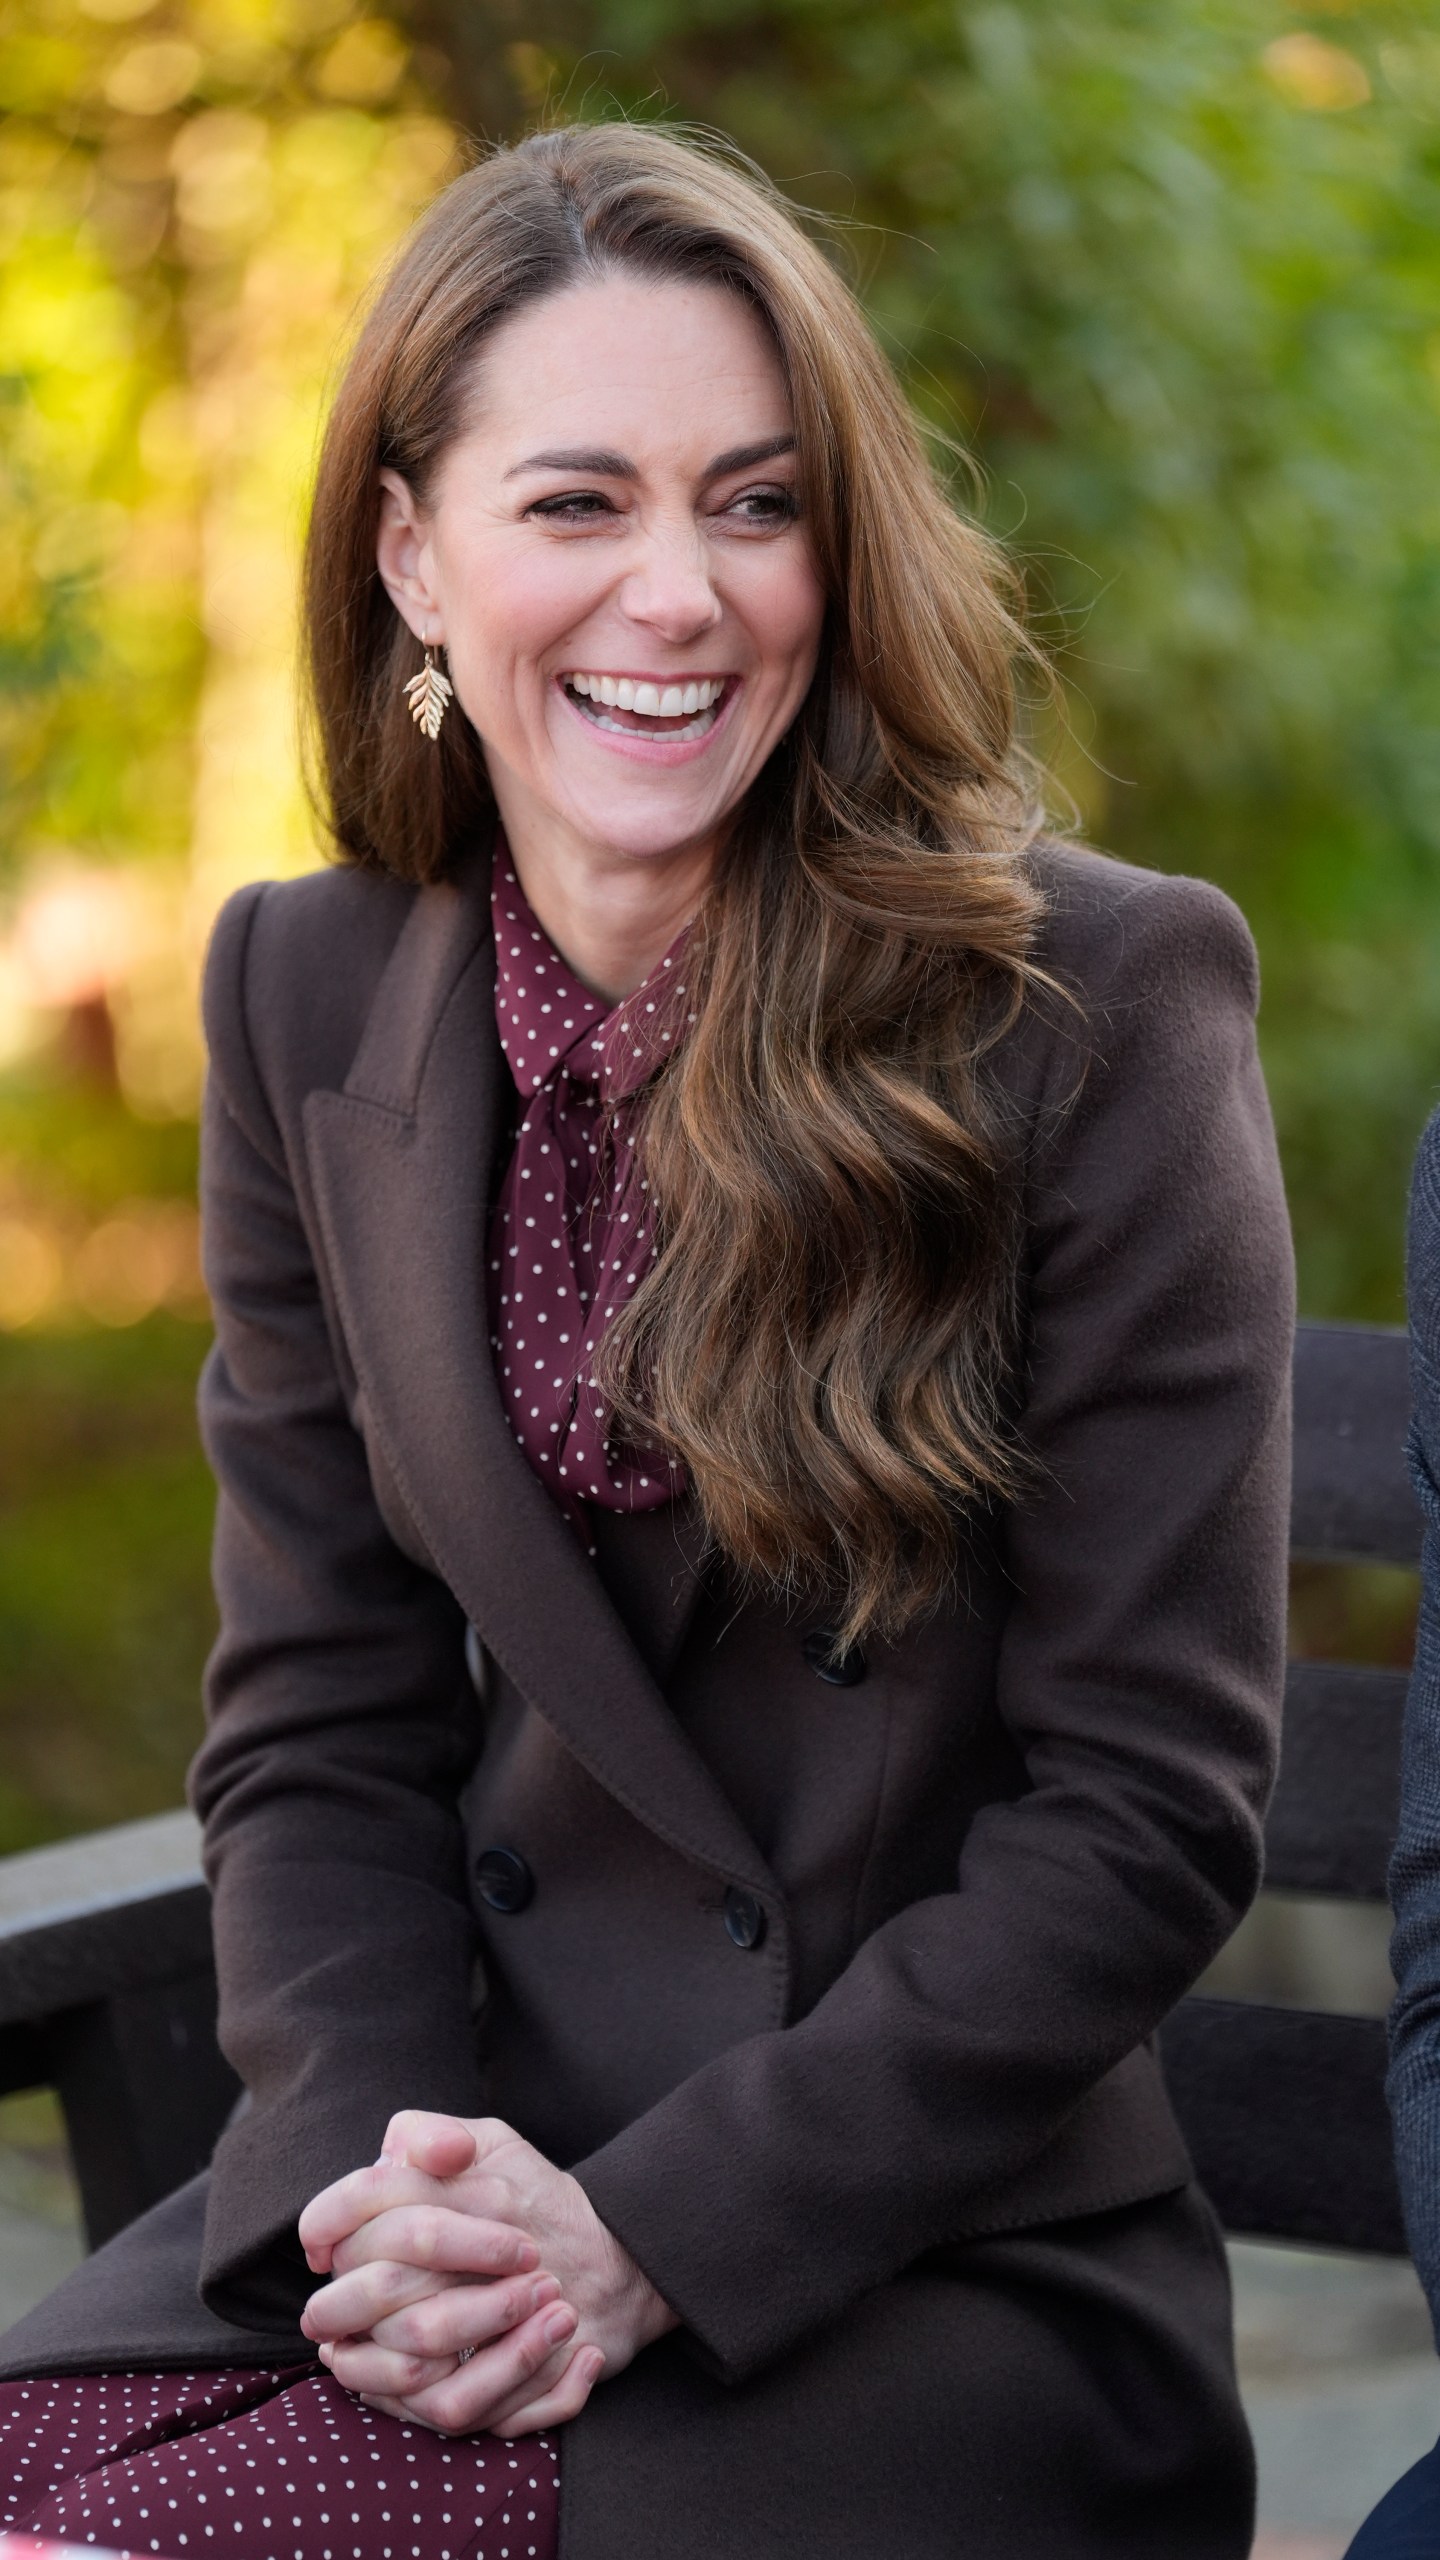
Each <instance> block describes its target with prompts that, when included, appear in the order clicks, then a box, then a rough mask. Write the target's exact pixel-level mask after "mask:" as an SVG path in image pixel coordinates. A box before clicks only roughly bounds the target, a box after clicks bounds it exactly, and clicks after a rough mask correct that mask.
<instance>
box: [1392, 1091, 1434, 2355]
mask: <svg viewBox="0 0 1440 2560" xmlns="http://www.w3.org/2000/svg"><path fill="white" fill-rule="evenodd" d="M1408 1295H1409V1306H1410V1374H1411V1381H1412V1387H1413V1395H1414V1412H1413V1419H1412V1422H1411V1426H1410V1437H1409V1450H1408V1454H1409V1460H1410V1473H1411V1478H1412V1480H1413V1482H1414V1486H1415V1490H1416V1493H1417V1494H1418V1495H1419V1498H1420V1507H1421V1510H1422V1512H1423V1514H1424V1519H1425V1540H1424V1547H1423V1551H1422V1556H1421V1568H1420V1622H1419V1626H1418V1628H1417V1630H1416V1639H1415V1667H1414V1670H1413V1671H1412V1673H1411V1676H1410V1690H1409V1695H1408V1697H1407V1699H1406V1702H1405V1735H1404V1744H1403V1749H1402V1754H1401V1775H1400V1830H1399V1836H1398V1838H1397V1841H1396V1844H1395V1855H1394V1858H1393V1859H1392V1861H1391V1867H1390V1901H1391V1906H1392V1908H1393V1910H1394V1913H1395V1935H1394V1938H1393V1941H1392V1944H1391V1963H1392V1965H1393V1967H1394V1973H1395V1983H1396V1998H1395V2004H1394V2007H1393V2009H1392V2010H1391V2013H1390V2076H1389V2097H1390V2107H1391V2113H1392V2115H1393V2117H1394V2122H1395V2156H1396V2162H1397V2165H1398V2168H1399V2172H1400V2191H1401V2194H1402V2196H1403V2198H1404V2204H1405V2222H1406V2228H1407V2230H1408V2233H1409V2237H1410V2248H1411V2252H1412V2255H1413V2257H1414V2260H1415V2265H1416V2268H1417V2269H1418V2271H1419V2276H1420V2281H1421V2283H1422V2284H1423V2285H1424V2287H1425V2292H1426V2296H1427V2298H1428V2300H1429V2304H1430V2316H1431V2318H1432V2320H1433V2321H1434V2322H1435V2323H1436V2332H1437V2336H1440V1112H1437V1113H1436V1115H1435V1117H1434V1119H1433V1120H1432V1121H1431V1123H1430V1126H1429V1128H1428V1129H1427V1130H1426V1132H1425V1135H1424V1137H1423V1138H1422V1139H1421V1142H1420V1151H1419V1154H1418V1156H1417V1157H1416V1161H1415V1178H1414V1183H1413V1186H1412V1189H1411V1195H1410V1234H1409V1253H1408Z"/></svg>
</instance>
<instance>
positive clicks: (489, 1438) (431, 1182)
mask: <svg viewBox="0 0 1440 2560" xmlns="http://www.w3.org/2000/svg"><path fill="white" fill-rule="evenodd" d="M494 985H495V972H494V947H493V943H492V940H491V934H490V921H489V902H488V881H487V878H486V867H485V866H483V865H477V866H476V867H475V870H474V871H473V872H472V873H471V874H470V875H469V876H468V877H467V878H466V879H465V880H464V881H463V882H462V883H460V884H458V885H457V884H452V883H445V884H439V885H436V886H433V887H430V888H427V889H424V890H422V891H421V892H420V894H419V896H418V897H417V898H416V900H415V904H414V906H413V908H412V910H411V913H410V916H409V918H408V920H407V923H406V925H405V928H404V930H403V932H402V934H401V937H400V940H399V942H398V943H397V944H396V947H395V951H394V953H393V955H392V957H391V960H390V963H389V965H388V967H387V969H386V972H385V976H384V978H383V979H382V981H381V984H380V987H379V989H378V991H377V995H376V999H375V1004H374V1007H373V1008H372V1012H371V1016H370V1021H369V1024H368V1026H367V1029H366V1033H365V1037H364V1040H363V1041H362V1043H361V1047H360V1050H359V1052H358V1054H357V1056H356V1059H355V1063H354V1066H353V1067H352V1069H351V1072H350V1075H349V1077H348V1078H347V1080H346V1084H345V1089H344V1091H343V1092H340V1093H336V1092H326V1091H321V1092H315V1093H312V1094H311V1095H310V1096H309V1098H308V1100H307V1102H306V1105H305V1127H306V1144H307V1152H308V1156H309V1163H310V1172H311V1178H312V1181H313V1183H314V1188H315V1197H316V1204H317V1210H318V1214H319V1217H320V1221H321V1226H322V1231H323V1234H324V1238H325V1244H326V1248H327V1254H328V1259H329V1264H330V1277H331V1282H332V1285H333V1288H334V1291H335V1295H336V1300H337V1303H338V1305H339V1308H340V1313H341V1319H342V1321H343V1323H344V1327H345V1333H346V1340H347V1343H348V1346H349V1350H350V1356H351V1358H352V1360H353V1361H354V1364H355V1369H356V1373H357V1376H358V1378H359V1381H360V1385H361V1388H362V1390H363V1393H364V1395H365V1399H366V1403H367V1407H368V1412H369V1418H370V1423H371V1427H373V1429H374V1430H375V1432H376V1435H377V1438H378V1440H379V1443H380V1446H381V1449H382V1452H383V1455H384V1458H385V1463H386V1465H387V1466H388V1468H389V1470H390V1472H391V1475H392V1476H393V1478H394V1481H395V1484H396V1487H397V1489H398V1491H399V1492H400V1495H401V1497H402V1499H403V1500H404V1502H405V1503H406V1505H407V1507H408V1509H409V1510H410V1512H411V1514H412V1516H413V1518H414V1521H415V1525H416V1527H417V1529H418V1530H419V1531H420V1534H421V1536H422V1537H423V1538H424V1540H425V1544H426V1546H427V1548H428V1549H429V1552H430V1554H431V1555H432V1556H433V1558H434V1560H435V1564H436V1567H437V1569H438V1570H439V1572H440V1573H441V1574H442V1575H443V1576H444V1579H445V1581H446V1582H447V1583H448V1584H449V1586H450V1588H451V1590H452V1591H453V1592H454V1594H455V1596H456V1598H457V1600H458V1601H459V1603H460V1606H461V1607H462V1609H463V1610H464V1611H465V1613H466V1615H467V1617H469V1618H470V1619H471V1620H472V1621H473V1623H474V1625H475V1627H476V1629H477V1630H478V1632H479V1634H480V1636H481V1639H482V1641H483V1642H484V1643H485V1645H486V1646H487V1648H488V1649H489V1650H490V1651H491V1652H492V1653H493V1654H494V1655H495V1658H496V1660H497V1661H498V1662H499V1664H500V1666H501V1668H502V1670H504V1671H505V1672H506V1673H507V1674H508V1676H509V1677H510V1679H511V1680H513V1681H514V1683H515V1684H516V1686H517V1688H519V1689H520V1691H521V1692H522V1694H523V1695H524V1696H525V1697H527V1698H528V1699H529V1700H530V1701H531V1703H532V1705H533V1706H534V1707H535V1708H536V1709H537V1710H538V1711H539V1713H540V1714H541V1715H543V1716H544V1717H545V1718H546V1720H547V1722H548V1723H549V1724H550V1725H551V1726H552V1727H553V1729H554V1731H555V1732H556V1733H557V1734H558V1735H559V1737H560V1739H561V1740H562V1741H563V1742H564V1743H565V1745H566V1746H567V1748H568V1749H569V1750H571V1751H572V1752H573V1753H574V1754H575V1757H576V1758H577V1759H578V1760H580V1761H581V1762H582V1763H583V1765H584V1766H585V1768H587V1769H588V1770H589V1771H590V1774H591V1775H592V1777H594V1778H596V1779H597V1780H598V1782H599V1783H600V1784H601V1785H602V1786H603V1787H605V1788H606V1789H607V1790H608V1792H609V1793H610V1794H611V1795H613V1796H614V1797H615V1798H616V1799H617V1800H618V1801H619V1802H620V1803H621V1804H623V1805H625V1806H626V1807H627V1809H628V1810H629V1811H630V1812H631V1813H633V1814H634V1815H635V1816H636V1817H637V1819H638V1820H640V1821H642V1822H644V1823H645V1824H646V1825H647V1826H648V1827H649V1828H650V1829H651V1830H652V1831H655V1832H656V1833H658V1834H659V1835H660V1837H661V1838H663V1839H666V1840H668V1841H669V1842H670V1844H671V1845H672V1846H673V1847H674V1848H676V1849H678V1850H679V1851H680V1852H681V1853H682V1854H683V1855H684V1856H686V1857H688V1858H691V1859H693V1860H695V1861H696V1862H697V1863H698V1864H699V1865H701V1866H703V1867H706V1868H708V1869H709V1870H711V1871H712V1872H713V1873H714V1874H716V1875H718V1876H720V1877H723V1878H724V1879H725V1880H726V1881H727V1882H728V1881H736V1882H740V1883H744V1884H747V1885H749V1886H750V1887H751V1889H752V1890H754V1891H757V1892H759V1893H762V1894H764V1895H765V1896H766V1898H767V1899H769V1900H770V1901H771V1907H772V1908H774V1907H775V1903H774V1896H775V1887H774V1881H773V1878H772V1877H771V1876H770V1874H769V1872H768V1870H767V1868H766V1866H765V1863H764V1861H763V1859H762V1858H761V1856H760V1853H759V1851H758V1849H757V1848H756V1846H755V1843H754V1841H753V1840H752V1839H751V1838H750V1835H749V1833H748V1832H747V1831H746V1830H745V1828H744V1826H743V1824H742V1823H741V1821H740V1819H739V1816H738V1815H737V1814H736V1813H735V1811H734V1809H733V1807H732V1806H731V1805H730V1803H729V1802H728V1800H727V1798H726V1797H725V1796H724V1794H723V1793H722V1791H721V1789H720V1788H719V1787H718V1786H717V1784H716V1782H715V1780H714V1779H713V1778H712V1777H711V1776H710V1773H709V1771H708V1770H707V1769H706V1767H705V1765H704V1763H703V1761H701V1760H700V1758H699V1757H698V1755H697V1754H696V1753H695V1751H694V1750H693V1749H692V1748H691V1746H690V1744H689V1743H688V1742H687V1741H686V1739H685V1737H684V1735H683V1734H682V1733H681V1731H680V1729H679V1727H678V1725H677V1724H676V1722H675V1719H674V1718H673V1716H672V1715H671V1713H670V1710H669V1708H668V1706H667V1705H666V1702H665V1699H664V1697H663V1696H662V1694H661V1692H660V1690H659V1688H658V1687H657V1685H656V1683H655V1681H654V1679H653V1678H652V1677H651V1675H650V1673H649V1672H648V1671H647V1670H646V1668H645V1665H644V1663H643V1662H642V1661H641V1659H640V1656H639V1654H638V1652H637V1650H636V1648H635V1646H634V1645H633V1644H632V1643H631V1641H630V1638H629V1637H628V1635H627V1634H626V1632H625V1629H624V1628H623V1626H622V1625H621V1623H620V1620H619V1618H618V1617H617V1615H616V1613H615V1611H614V1610H613V1609H612V1608H611V1606H610V1603H609V1601H608V1600H607V1598H606V1595H605V1592H604V1589H603V1588H602V1586H601V1583H600V1580H599V1577H598V1575H597V1574H596V1573H595V1571H594V1569H593V1567H592V1566H591V1564H590V1563H589V1561H588V1560H587V1558H586V1556H585V1555H584V1553H583V1551H582V1549H581V1547H580V1545H579V1543H578V1541H577V1539H576V1536H575V1533H574V1531H573V1530H572V1529H571V1528H570V1527H569V1525H568V1523H567V1522H566V1521H565V1520H564V1519H563V1518H562V1516H561V1514H560V1513H559V1511H558V1510H557V1509H556V1508H555V1506H554V1504H553V1503H552V1502H551V1500H550V1498H549V1496H548V1495H547V1494H546V1492H545V1491H544V1488H543V1487H542V1486H541V1485H540V1483H539V1482H538V1480H537V1479H536V1477H535V1475H534V1474H533V1472H532V1470H531V1468H530V1465H529V1462H528V1461H527V1459H526V1458H525V1457H524V1456H523V1454H522V1452H521V1451H520V1449H519V1448H518V1446H517V1445H516V1442H515V1439H514V1436H513V1434H512V1432H511V1430H510V1426H509V1423H508V1421H507V1420H506V1417H505V1413H504V1409H503V1406H502V1404H501V1401H500V1395H499V1391H498V1388H497V1386H496V1382H495V1375H494V1366H493V1362H492V1359H491V1355H490V1343H489V1328H488V1323H487V1318H486V1304H485V1286H484V1282H485V1262H484V1256H485V1242H486V1222H487V1211H488V1201H489V1188H490V1172H491V1166H492V1162H493V1158H494V1152H495V1146H496V1142H497V1136H498V1132H499V1128H500V1121H501V1108H502V1103H503V1099H504V1092H505V1088H504V1085H503V1082H502V1078H503V1076H504V1074H505V1072H506V1071H505V1067H504V1061H503V1059H502V1057H501V1054H500V1048H499V1043H498V1041H497V1039H496V1036H495V1021H494Z"/></svg>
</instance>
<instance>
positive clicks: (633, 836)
mask: <svg viewBox="0 0 1440 2560" xmlns="http://www.w3.org/2000/svg"><path fill="white" fill-rule="evenodd" d="M731 805H733V804H730V803H728V802H727V803H726V804H725V805H724V806H722V807H719V808H717V807H716V806H715V803H714V801H713V799H712V798H711V796H710V795H709V794H708V793H707V794H706V795H705V797H704V798H703V799H702V798H701V797H700V795H699V794H696V795H695V796H694V797H693V798H692V797H690V796H688V795H686V796H683V797H682V796H681V795H679V794H673V795H672V794H670V793H664V792H647V791H644V790H640V791H620V792H615V793H606V794H604V795H603V796H598V795H595V794H593V793H583V794H582V793H574V794H572V795H570V796H569V797H568V798H567V801H566V804H565V811H564V814H565V818H566V821H567V823H568V825H569V827H570V828H571V830H572V831H573V832H574V834H576V835H578V836H580V837H581V838H582V839H583V840H584V841H586V842H587V843H590V844H593V845H595V846H596V847H597V848H598V847H600V846H606V847H615V846H619V847H620V848H621V849H622V850H623V851H624V852H625V853H627V854H628V855H630V856H631V857H632V858H633V859H634V860H636V861H639V862H646V861H650V862H663V861H665V860H666V859H667V858H678V857H679V856H681V855H683V854H686V853H689V852H692V851H694V850H695V849H696V848H697V847H698V846H700V845H704V844H710V843H713V842H714V839H715V837H716V835H717V834H718V832H719V830H720V828H721V827H722V826H723V825H724V823H725V820H726V818H727V817H728V816H729V814H730V807H731Z"/></svg>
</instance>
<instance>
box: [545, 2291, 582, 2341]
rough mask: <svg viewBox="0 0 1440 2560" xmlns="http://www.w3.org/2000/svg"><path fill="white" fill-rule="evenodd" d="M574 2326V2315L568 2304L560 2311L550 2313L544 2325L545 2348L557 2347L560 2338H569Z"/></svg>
mask: <svg viewBox="0 0 1440 2560" xmlns="http://www.w3.org/2000/svg"><path fill="white" fill-rule="evenodd" d="M574 2326H575V2314H574V2312H573V2311H572V2310H571V2308H570V2305H569V2304H568V2302H567V2303H566V2304H565V2306H564V2308H563V2309H562V2310H560V2311H552V2312H551V2314H550V2317H549V2319H548V2320H547V2321H546V2323H545V2343H546V2345H547V2347H558V2346H559V2344H560V2341H561V2339H562V2338H568V2337H569V2335H570V2332H571V2330H572V2329H573V2328H574Z"/></svg>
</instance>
